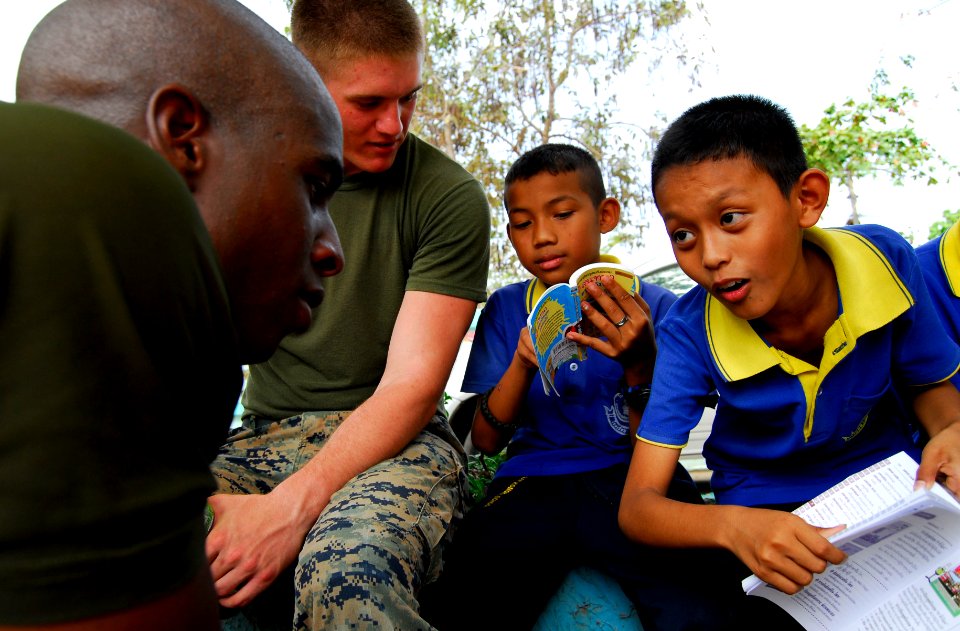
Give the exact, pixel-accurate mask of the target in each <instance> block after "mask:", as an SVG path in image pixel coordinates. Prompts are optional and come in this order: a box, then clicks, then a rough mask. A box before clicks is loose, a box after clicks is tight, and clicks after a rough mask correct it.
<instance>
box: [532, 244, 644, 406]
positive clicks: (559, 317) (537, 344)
mask: <svg viewBox="0 0 960 631" xmlns="http://www.w3.org/2000/svg"><path fill="white" fill-rule="evenodd" d="M599 276H613V277H614V278H615V279H616V281H617V283H618V284H619V285H620V286H621V287H623V288H624V289H625V290H627V292H629V293H630V295H636V294H637V292H638V291H640V281H639V280H638V279H637V277H636V275H635V274H634V273H633V270H631V269H630V268H628V267H625V266H623V265H619V264H617V263H591V264H589V265H584V266H583V267H581V268H580V269H578V270H577V271H575V272H574V273H573V274H572V275H571V276H570V282H569V283H557V284H556V285H553V286H551V287H549V288H547V290H546V291H544V292H543V295H541V296H540V299H539V300H537V303H536V304H535V305H534V306H533V309H531V310H530V315H529V316H528V317H527V328H528V329H530V338H531V340H532V341H533V350H534V352H535V353H536V354H537V364H538V365H539V367H540V377H541V378H542V380H543V391H544V392H546V393H547V394H550V390H553V391H554V392H556V391H557V389H556V387H555V386H554V383H553V382H554V377H555V376H556V374H557V369H558V368H559V367H560V366H562V365H563V364H565V363H567V362H570V361H581V360H583V359H586V356H587V349H586V348H584V347H582V346H580V345H579V344H577V343H575V342H573V341H571V340H568V339H567V337H566V336H567V332H568V331H570V330H571V329H574V330H576V331H578V332H581V333H583V334H584V335H592V336H597V335H598V332H597V331H596V330H595V328H594V327H593V326H592V325H590V323H589V322H582V320H583V314H582V313H581V310H580V303H581V302H590V303H592V302H593V298H592V297H591V296H590V294H588V293H587V290H586V284H587V283H588V282H590V281H593V280H595V279H596V278H597V277H599Z"/></svg>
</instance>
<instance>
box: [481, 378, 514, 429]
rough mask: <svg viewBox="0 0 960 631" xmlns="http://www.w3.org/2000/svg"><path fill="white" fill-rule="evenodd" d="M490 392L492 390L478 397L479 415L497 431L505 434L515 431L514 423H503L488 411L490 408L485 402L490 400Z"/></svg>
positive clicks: (491, 390)
mask: <svg viewBox="0 0 960 631" xmlns="http://www.w3.org/2000/svg"><path fill="white" fill-rule="evenodd" d="M491 392H493V388H491V389H490V390H487V391H486V392H484V393H483V394H481V395H480V414H483V418H484V419H486V421H487V422H488V423H490V424H491V425H493V426H494V427H496V428H497V429H499V430H503V431H505V432H515V431H517V424H516V423H504V422H503V421H501V420H500V419H498V418H497V417H496V416H494V415H493V412H491V411H490V406H489V405H488V404H487V400H488V399H489V398H490V393H491Z"/></svg>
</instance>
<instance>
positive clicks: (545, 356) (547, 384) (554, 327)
mask: <svg viewBox="0 0 960 631" xmlns="http://www.w3.org/2000/svg"><path fill="white" fill-rule="evenodd" d="M579 322H580V301H579V299H577V297H576V296H575V295H574V293H573V291H572V290H571V288H570V286H569V285H566V284H562V283H561V284H558V285H554V286H552V287H550V288H549V289H547V290H546V291H545V292H544V293H543V295H542V296H541V297H540V300H539V301H538V302H537V304H536V305H535V306H534V307H533V311H531V312H530V316H529V317H528V318H527V328H528V329H529V330H530V338H531V341H532V342H533V350H534V352H535V353H536V355H537V363H538V364H539V368H540V378H541V380H542V381H543V391H544V392H545V393H547V394H550V391H551V390H553V391H554V392H555V393H556V392H557V389H556V387H555V386H554V383H553V382H554V377H555V376H556V374H557V368H559V367H560V366H562V365H563V364H564V363H566V362H568V361H571V360H574V359H583V358H584V354H583V352H582V351H581V347H580V346H579V345H578V344H577V343H576V342H573V341H571V340H568V339H567V338H566V335H567V331H569V330H570V329H571V328H574V327H576V326H577V325H578V323H579Z"/></svg>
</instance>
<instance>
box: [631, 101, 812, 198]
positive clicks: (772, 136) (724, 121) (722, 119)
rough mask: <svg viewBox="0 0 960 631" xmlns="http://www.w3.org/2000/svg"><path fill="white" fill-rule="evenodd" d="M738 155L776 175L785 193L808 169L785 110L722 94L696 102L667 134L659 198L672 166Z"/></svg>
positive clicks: (656, 171)
mask: <svg viewBox="0 0 960 631" xmlns="http://www.w3.org/2000/svg"><path fill="white" fill-rule="evenodd" d="M738 157H745V158H749V159H750V160H751V161H753V164H754V165H755V166H756V167H757V168H758V169H760V170H761V171H763V172H764V173H766V174H768V175H769V176H770V177H771V178H773V181H774V182H776V184H777V187H778V188H779V189H780V192H781V193H782V194H783V196H784V197H788V196H789V195H790V190H791V189H792V188H793V185H794V184H795V183H796V182H797V180H798V179H799V178H800V174H801V173H803V172H804V171H806V170H807V157H806V154H805V153H804V151H803V143H802V142H801V141H800V135H799V133H798V132H797V128H796V125H794V122H793V119H792V118H791V117H790V114H789V113H787V111H786V110H785V109H784V108H782V107H780V106H779V105H776V104H775V103H773V102H771V101H769V100H767V99H765V98H762V97H759V96H751V95H734V96H724V97H719V98H715V99H710V100H709V101H705V102H703V103H700V104H699V105H694V106H693V107H691V108H690V109H688V110H687V111H686V112H684V113H683V114H682V115H681V116H680V118H678V119H677V120H675V121H674V122H673V123H671V124H670V126H669V127H668V128H667V131H666V132H664V134H663V137H662V138H661V139H660V142H659V143H658V144H657V149H656V151H655V152H654V154H653V165H652V167H651V169H650V182H651V187H652V188H653V192H654V201H656V190H657V183H658V182H659V181H660V178H661V177H662V176H663V173H664V171H666V170H667V169H668V168H670V167H672V166H686V165H692V164H696V163H698V162H702V161H703V160H727V159H732V158H738Z"/></svg>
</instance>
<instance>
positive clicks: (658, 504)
mask: <svg viewBox="0 0 960 631" xmlns="http://www.w3.org/2000/svg"><path fill="white" fill-rule="evenodd" d="M749 510H750V509H749V508H744V507H741V506H717V505H706V504H687V503H685V502H678V501H675V500H671V499H669V498H667V497H664V496H663V495H661V494H660V493H658V492H656V491H654V490H653V489H637V490H626V491H625V492H624V496H623V498H622V500H621V502H620V514H619V520H620V528H621V529H622V530H623V532H624V534H626V535H627V537H629V538H630V539H633V540H634V541H638V542H640V543H644V544H647V545H652V546H662V547H669V548H726V549H728V550H732V549H733V536H732V534H731V533H732V530H733V529H734V528H735V527H736V524H737V523H738V521H739V520H741V519H743V516H744V515H743V513H744V511H749Z"/></svg>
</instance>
